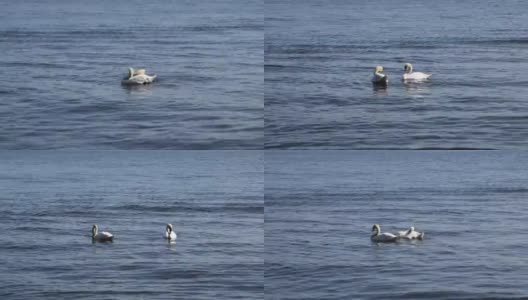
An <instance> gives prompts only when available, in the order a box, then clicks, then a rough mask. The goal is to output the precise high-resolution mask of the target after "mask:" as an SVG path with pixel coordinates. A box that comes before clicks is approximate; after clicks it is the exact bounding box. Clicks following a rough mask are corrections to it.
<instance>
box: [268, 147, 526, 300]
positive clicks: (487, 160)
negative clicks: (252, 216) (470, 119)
mask: <svg viewBox="0 0 528 300" xmlns="http://www.w3.org/2000/svg"><path fill="white" fill-rule="evenodd" d="M526 164H528V154H526V153H518V152H488V151H482V152H481V151H471V152H466V151H464V152H460V151H445V152H440V151H425V152H415V151H403V152H402V151H377V152H366V151H286V152H284V151H274V152H267V153H266V175H265V181H266V192H265V202H266V213H265V224H266V225H265V226H266V228H265V232H266V254H265V259H266V270H265V283H266V298H267V299H376V300H378V299H407V300H409V299H429V300H430V299H520V298H521V297H523V298H522V299H526V297H528V288H527V287H526V282H527V281H528V273H527V272H526V269H527V267H528V257H527V256H526V251H525V250H526V248H527V247H528V241H527V239H526V238H525V237H524V232H526V231H527V230H528V223H527V222H526V220H527V218H528V213H527V211H528V202H527V201H526V199H527V198H528V188H527V187H526V182H528V172H527V171H526V168H525V166H526ZM376 223H379V224H381V229H382V231H384V232H385V231H388V232H395V231H398V230H403V229H406V228H408V227H409V226H415V227H416V229H417V230H419V231H425V240H423V241H416V242H402V243H399V244H375V243H372V242H371V241H370V230H371V228H372V225H373V224H376Z"/></svg>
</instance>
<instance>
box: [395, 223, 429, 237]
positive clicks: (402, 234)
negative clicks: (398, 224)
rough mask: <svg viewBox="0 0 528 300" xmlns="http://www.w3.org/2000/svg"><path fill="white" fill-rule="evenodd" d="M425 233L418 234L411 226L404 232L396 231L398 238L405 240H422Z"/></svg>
mask: <svg viewBox="0 0 528 300" xmlns="http://www.w3.org/2000/svg"><path fill="white" fill-rule="evenodd" d="M424 235H425V232H418V231H416V230H414V227H413V226H411V228H409V229H408V230H406V231H398V236H399V237H400V238H403V239H406V240H423V238H424Z"/></svg>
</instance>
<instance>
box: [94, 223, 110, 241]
mask: <svg viewBox="0 0 528 300" xmlns="http://www.w3.org/2000/svg"><path fill="white" fill-rule="evenodd" d="M97 231H98V227H97V225H96V224H94V225H93V226H92V240H93V241H96V242H112V241H113V240H114V236H113V235H112V234H111V233H110V232H106V231H102V232H97Z"/></svg>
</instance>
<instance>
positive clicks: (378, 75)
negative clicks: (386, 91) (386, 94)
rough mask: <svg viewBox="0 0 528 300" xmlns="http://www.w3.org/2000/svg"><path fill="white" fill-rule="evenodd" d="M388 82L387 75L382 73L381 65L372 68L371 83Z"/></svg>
mask: <svg viewBox="0 0 528 300" xmlns="http://www.w3.org/2000/svg"><path fill="white" fill-rule="evenodd" d="M388 82H389V77H387V75H385V74H383V67H382V66H376V68H375V69H374V75H373V76H372V83H374V84H387V83H388Z"/></svg>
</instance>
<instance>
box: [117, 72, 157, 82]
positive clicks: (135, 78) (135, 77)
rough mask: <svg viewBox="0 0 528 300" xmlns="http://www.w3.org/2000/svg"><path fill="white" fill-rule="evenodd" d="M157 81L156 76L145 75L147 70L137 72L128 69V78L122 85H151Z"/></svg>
mask: <svg viewBox="0 0 528 300" xmlns="http://www.w3.org/2000/svg"><path fill="white" fill-rule="evenodd" d="M154 79H156V75H152V76H150V75H147V74H145V69H139V70H135V71H134V69H133V68H128V76H126V77H125V78H123V81H121V84H124V85H141V84H147V83H151V82H153V81H154Z"/></svg>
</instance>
